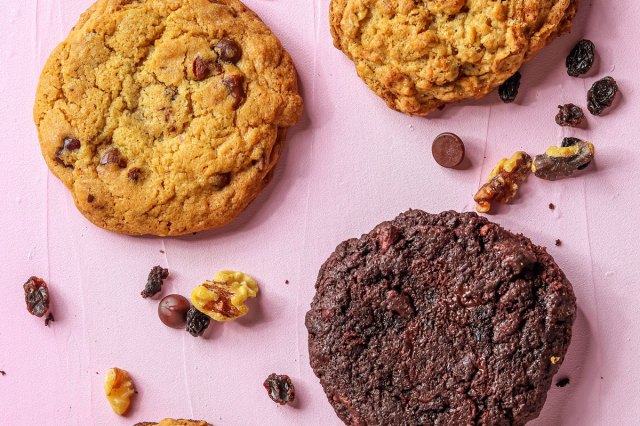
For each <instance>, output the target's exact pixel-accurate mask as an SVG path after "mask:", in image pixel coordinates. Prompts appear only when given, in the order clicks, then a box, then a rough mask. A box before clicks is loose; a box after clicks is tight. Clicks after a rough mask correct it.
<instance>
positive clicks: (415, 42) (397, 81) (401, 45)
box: [330, 0, 578, 115]
mask: <svg viewBox="0 0 640 426" xmlns="http://www.w3.org/2000/svg"><path fill="white" fill-rule="evenodd" d="M577 3H578V0H501V1H497V0H429V1H427V0H332V1H331V7H330V24H331V33H332V34H333V39H334V44H335V46H336V47H337V48H338V49H340V50H342V51H343V52H344V53H345V54H346V55H347V56H348V57H349V58H351V59H352V60H353V62H355V64H356V69H357V71H358V74H359V75H360V77H361V78H362V79H363V80H364V81H365V82H366V83H367V85H368V86H369V87H370V88H371V89H372V90H373V91H374V92H376V93H377V94H378V95H379V96H380V97H381V98H382V99H384V100H385V102H386V103H387V104H388V105H389V107H391V108H393V109H395V110H398V111H401V112H404V113H407V114H414V115H426V114H428V113H429V112H430V111H433V110H434V109H436V108H439V107H442V106H444V105H445V104H448V103H452V102H457V101H460V100H463V99H467V98H479V97H482V96H484V95H486V94H487V93H489V92H490V91H491V90H493V89H495V88H496V87H497V86H499V85H500V84H502V83H503V82H504V81H505V80H506V79H507V78H509V77H510V76H511V75H513V74H514V73H515V72H516V71H517V70H518V69H519V68H520V66H521V65H522V64H523V63H524V62H525V61H527V60H528V59H530V58H531V57H532V56H533V55H534V54H535V53H536V52H537V51H538V50H540V49H541V48H542V47H544V46H545V45H547V44H548V43H549V42H551V41H552V40H553V39H554V38H555V37H556V36H558V35H560V34H563V33H565V32H568V31H569V30H570V28H571V22H572V20H573V16H574V15H575V12H576V7H577Z"/></svg>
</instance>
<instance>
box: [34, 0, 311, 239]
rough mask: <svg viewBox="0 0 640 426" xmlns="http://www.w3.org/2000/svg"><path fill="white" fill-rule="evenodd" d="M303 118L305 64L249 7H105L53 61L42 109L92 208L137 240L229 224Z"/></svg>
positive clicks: (168, 3)
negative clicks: (300, 81)
mask: <svg viewBox="0 0 640 426" xmlns="http://www.w3.org/2000/svg"><path fill="white" fill-rule="evenodd" d="M301 113H302V100H301V98H300V96H299V94H298V87H297V75H296V71H295V68H294V65H293V62H292V61H291V58H290V57H289V55H288V54H287V52H285V51H284V49H283V48H282V46H281V44H280V42H279V41H278V39H277V38H276V37H275V36H274V35H273V33H272V32H271V31H270V30H269V29H268V28H267V27H266V25H265V24H264V23H263V22H262V21H261V20H260V19H259V18H258V16H256V15H255V14H254V13H253V12H252V11H251V10H249V9H248V8H247V7H246V6H244V5H243V4H242V3H240V2H239V1H237V0H216V1H210V0H98V1H97V2H96V3H95V4H94V5H93V6H91V7H90V8H89V10H87V11H86V12H85V13H84V14H82V16H81V17H80V20H79V22H78V23H77V24H76V26H75V27H74V28H73V30H72V31H71V33H70V34H69V37H68V38H67V39H66V40H65V41H64V42H62V43H61V44H60V45H59V46H58V47H57V48H56V49H55V50H54V51H53V53H52V54H51V56H50V58H49V60H48V61H47V63H46V65H45V67H44V70H43V71H42V76H41V78H40V82H39V85H38V90H37V94H36V102H35V107H34V119H35V122H36V125H37V127H38V135H39V139H40V144H41V148H42V153H43V155H44V158H45V160H46V162H47V164H48V166H49V168H50V169H51V170H52V171H53V173H54V174H55V175H56V176H57V177H58V178H60V180H62V182H64V184H65V185H66V186H67V187H68V188H69V189H70V190H71V192H72V194H73V197H74V200H75V203H76V205H77V207H78V209H79V210H80V211H81V212H82V214H84V215H85V216H86V217H87V218H88V219H89V220H91V221H92V222H93V223H95V224H96V225H98V226H101V227H103V228H106V229H109V230H112V231H116V232H121V233H126V234H133V235H140V234H153V235H180V234H185V233H189V232H194V231H198V230H202V229H206V228H211V227H218V226H221V225H224V224H226V223H228V222H229V221H230V220H232V219H233V218H234V217H236V216H237V215H238V214H239V213H240V212H241V211H242V210H244V209H245V207H247V205H248V204H249V203H250V202H251V201H252V200H253V199H254V198H255V197H256V196H257V195H258V193H259V192H260V191H261V190H262V189H263V188H264V186H265V185H266V184H267V182H268V180H269V178H270V177H271V174H272V170H273V168H274V166H275V165H276V163H277V161H278V158H279V156H280V152H281V150H282V146H283V144H284V141H285V136H286V133H287V129H288V128H289V127H291V126H293V125H294V124H295V123H296V122H297V121H298V119H299V117H300V115H301Z"/></svg>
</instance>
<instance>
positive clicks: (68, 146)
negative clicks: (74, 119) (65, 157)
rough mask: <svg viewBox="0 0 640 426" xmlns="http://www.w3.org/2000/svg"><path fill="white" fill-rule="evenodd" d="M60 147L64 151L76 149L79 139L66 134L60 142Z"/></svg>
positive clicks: (77, 148)
mask: <svg viewBox="0 0 640 426" xmlns="http://www.w3.org/2000/svg"><path fill="white" fill-rule="evenodd" d="M62 149H63V150H65V151H77V150H79V149H80V141H79V140H78V139H75V138H71V137H68V136H67V137H66V138H64V141H63V143H62Z"/></svg>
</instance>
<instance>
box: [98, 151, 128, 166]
mask: <svg viewBox="0 0 640 426" xmlns="http://www.w3.org/2000/svg"><path fill="white" fill-rule="evenodd" d="M107 164H117V165H118V167H120V168H121V169H124V168H125V167H127V160H125V159H124V158H123V157H122V154H120V150H119V149H118V148H109V149H107V150H106V151H105V152H104V154H102V157H100V165H101V166H105V165H107Z"/></svg>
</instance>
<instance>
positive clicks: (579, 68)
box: [566, 40, 595, 77]
mask: <svg viewBox="0 0 640 426" xmlns="http://www.w3.org/2000/svg"><path fill="white" fill-rule="evenodd" d="M594 59H595V46H594V45H593V43H592V42H591V41H590V40H580V41H579V42H578V43H577V44H576V45H575V46H574V47H573V49H571V52H569V55H568V56H567V60H566V65H567V74H569V75H570V76H571V77H577V76H579V75H582V74H585V73H587V72H588V71H589V70H590V69H591V67H592V66H593V61H594Z"/></svg>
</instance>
